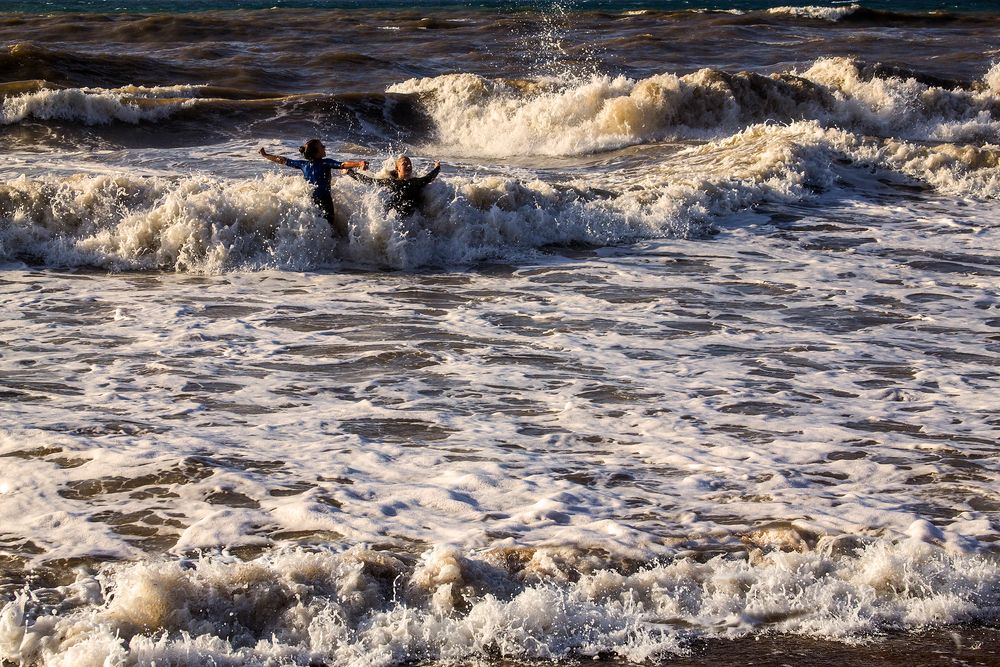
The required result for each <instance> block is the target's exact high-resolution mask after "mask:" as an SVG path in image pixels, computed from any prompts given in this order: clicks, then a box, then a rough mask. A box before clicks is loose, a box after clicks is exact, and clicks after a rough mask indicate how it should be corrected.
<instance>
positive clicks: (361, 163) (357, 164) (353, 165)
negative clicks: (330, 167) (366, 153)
mask: <svg viewBox="0 0 1000 667" xmlns="http://www.w3.org/2000/svg"><path fill="white" fill-rule="evenodd" d="M340 168H341V169H365V170H367V169H368V160H354V161H352V162H341V163H340Z"/></svg>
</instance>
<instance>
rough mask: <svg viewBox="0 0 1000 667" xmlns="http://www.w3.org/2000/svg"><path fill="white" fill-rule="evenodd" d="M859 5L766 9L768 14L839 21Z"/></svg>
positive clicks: (852, 12) (855, 10)
mask: <svg viewBox="0 0 1000 667" xmlns="http://www.w3.org/2000/svg"><path fill="white" fill-rule="evenodd" d="M859 9H861V5H846V6H840V7H817V6H811V5H806V6H789V7H772V8H770V9H768V10H767V13H768V14H776V15H779V16H792V17H796V18H808V19H822V20H824V21H839V20H840V19H842V18H844V17H845V16H850V15H851V14H854V13H855V12H857V11H858V10H859Z"/></svg>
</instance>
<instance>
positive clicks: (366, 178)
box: [340, 162, 379, 183]
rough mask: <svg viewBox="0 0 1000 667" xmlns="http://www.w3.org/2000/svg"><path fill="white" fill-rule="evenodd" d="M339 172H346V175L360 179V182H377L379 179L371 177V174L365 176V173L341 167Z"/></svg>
mask: <svg viewBox="0 0 1000 667" xmlns="http://www.w3.org/2000/svg"><path fill="white" fill-rule="evenodd" d="M344 164H349V163H347V162H345V163H344ZM340 173H342V174H347V175H348V176H350V177H351V178H353V179H354V180H356V181H361V182H362V183H378V182H379V179H377V178H372V177H371V176H366V175H365V174H359V173H358V172H356V171H354V170H353V169H342V170H341V172H340Z"/></svg>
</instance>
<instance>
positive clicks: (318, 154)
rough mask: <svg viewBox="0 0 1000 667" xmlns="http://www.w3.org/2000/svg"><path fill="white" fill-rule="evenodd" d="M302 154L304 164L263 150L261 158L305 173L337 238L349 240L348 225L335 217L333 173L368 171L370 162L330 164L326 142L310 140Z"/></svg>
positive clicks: (300, 150) (301, 149) (335, 161)
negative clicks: (338, 170)
mask: <svg viewBox="0 0 1000 667" xmlns="http://www.w3.org/2000/svg"><path fill="white" fill-rule="evenodd" d="M299 153H301V154H302V157H304V158H305V159H304V160H289V159H288V158H286V157H281V156H280V155H273V154H271V153H268V152H267V151H266V150H264V149H263V148H261V149H260V154H261V155H262V156H264V158H265V159H268V160H270V161H271V162H274V163H276V164H280V165H284V166H286V167H293V168H295V169H301V170H302V175H303V176H305V178H306V180H307V181H308V182H309V183H311V184H312V186H313V193H312V198H313V201H314V202H315V203H316V205H317V206H319V207H320V208H321V209H322V210H323V217H325V218H326V221H327V222H329V223H330V226H331V227H332V228H333V232H334V234H336V235H337V236H339V237H340V238H347V223H346V222H344V221H343V220H341V221H338V220H337V219H336V217H334V214H333V197H332V196H331V194H330V175H331V172H332V170H334V169H345V168H354V167H360V168H361V169H367V168H368V162H366V161H365V160H356V161H353V162H338V161H337V160H331V159H330V158H328V157H326V146H324V145H323V142H321V141H320V140H319V139H310V140H309V141H307V142H306V143H305V144H304V145H303V146H300V147H299Z"/></svg>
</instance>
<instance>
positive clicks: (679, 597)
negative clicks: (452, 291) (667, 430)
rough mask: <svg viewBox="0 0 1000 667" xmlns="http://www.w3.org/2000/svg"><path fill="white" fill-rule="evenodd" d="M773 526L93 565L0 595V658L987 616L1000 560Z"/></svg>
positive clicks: (602, 642)
mask: <svg viewBox="0 0 1000 667" xmlns="http://www.w3.org/2000/svg"><path fill="white" fill-rule="evenodd" d="M760 532H761V533H763V532H764V531H760ZM770 532H771V533H781V534H775V535H772V537H773V538H776V539H772V540H771V541H769V542H767V543H761V546H758V547H755V548H754V549H753V550H752V551H751V552H750V554H749V555H747V556H744V557H737V556H718V557H715V558H712V559H710V560H707V561H700V560H695V559H691V558H676V559H674V560H672V561H670V562H666V563H659V564H652V563H651V564H648V565H646V566H644V567H640V568H638V569H636V568H634V567H629V566H628V564H627V563H616V562H615V561H614V560H613V559H610V558H608V557H603V556H600V555H596V554H588V553H585V552H579V551H576V550H574V549H571V548H565V549H560V548H541V549H530V548H501V549H493V550H490V551H487V552H484V553H481V554H469V553H463V552H461V551H459V550H457V549H453V548H448V547H438V548H436V549H432V550H429V551H427V552H425V553H424V554H422V555H421V556H420V557H419V559H418V558H416V557H414V556H413V555H411V554H407V553H392V552H388V551H372V550H365V549H361V548H356V549H352V550H350V551H347V552H344V553H340V554H335V553H329V552H325V551H319V552H313V553H310V552H307V551H305V550H300V549H296V550H289V551H285V552H277V553H273V554H268V555H264V556H261V557H259V558H257V559H254V560H250V561H246V562H241V561H239V560H236V559H234V558H232V557H208V556H202V557H196V558H193V559H188V560H184V561H181V562H178V561H162V562H141V563H130V564H121V565H112V566H107V567H106V568H105V570H104V572H103V573H102V574H101V575H99V576H94V575H87V574H84V573H81V574H80V575H79V576H78V578H77V580H76V582H75V583H74V584H72V585H70V586H68V587H66V589H64V590H65V592H64V593H62V595H61V596H60V597H62V598H64V600H65V602H64V603H63V607H64V608H63V609H61V610H60V611H59V613H52V612H51V611H49V610H47V609H46V608H45V603H44V602H43V599H44V598H36V597H29V596H28V595H27V594H24V593H18V594H16V596H15V597H14V599H13V600H12V601H10V602H7V603H6V604H5V605H4V606H3V607H2V608H0V660H2V661H9V662H11V663H17V664H22V665H36V666H42V665H56V664H59V665H65V664H88V665H91V664H111V663H112V662H115V663H116V664H117V663H121V664H132V663H137V664H153V663H156V664H161V663H162V664H214V665H233V666H235V665H245V664H278V663H281V664H286V663H287V664H293V663H294V664H307V663H308V664H320V663H322V664H336V665H343V666H345V667H370V666H372V665H375V666H383V667H389V666H391V665H397V664H404V663H405V664H409V663H411V662H413V661H414V660H415V659H419V660H421V661H427V662H438V661H454V662H465V661H468V660H477V659H479V660H481V659H490V660H491V661H493V660H498V659H499V660H513V661H519V660H531V659H533V660H566V659H581V658H586V657H591V658H596V657H598V656H613V657H615V658H617V659H620V660H628V661H630V662H636V663H643V662H646V661H655V662H659V661H662V660H665V659H668V658H669V657H670V656H675V655H678V654H684V653H688V652H689V651H690V644H691V642H692V641H697V640H701V639H705V638H710V637H718V638H729V639H734V638H738V637H744V636H749V635H752V633H754V632H756V631H774V632H780V633H787V634H793V635H804V636H810V637H818V638H825V639H838V640H847V641H852V640H853V641H862V640H869V639H870V638H871V636H873V635H877V634H879V633H881V632H884V631H885V630H888V629H893V630H899V629H911V628H924V627H927V626H931V625H936V624H949V623H952V624H953V623H962V622H973V623H974V622H976V621H977V620H985V621H989V620H992V619H993V615H994V614H995V601H996V598H997V595H998V594H1000V590H998V581H1000V572H998V566H997V563H996V561H995V560H991V559H989V558H987V557H981V556H975V555H966V554H956V553H952V552H949V551H947V550H945V549H943V548H941V547H940V546H938V545H936V544H934V543H933V542H932V541H922V540H920V539H916V538H915V537H914V538H910V539H905V540H902V541H900V542H895V543H893V542H889V541H888V540H875V539H872V538H864V537H856V536H850V535H843V536H838V537H833V536H829V537H822V538H820V539H819V541H818V542H817V543H816V545H815V547H814V548H810V547H809V546H807V545H806V544H804V543H803V541H802V538H801V537H800V536H799V535H798V534H797V533H796V532H795V530H794V529H793V528H786V529H784V530H782V531H770ZM786 534H787V535H786ZM748 539H751V540H753V539H756V538H754V537H753V536H750V537H749V538H748ZM782 539H785V541H786V543H785V544H782V543H781V540H782ZM758 541H759V540H758ZM790 545H800V546H799V547H798V548H796V547H795V546H790Z"/></svg>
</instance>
